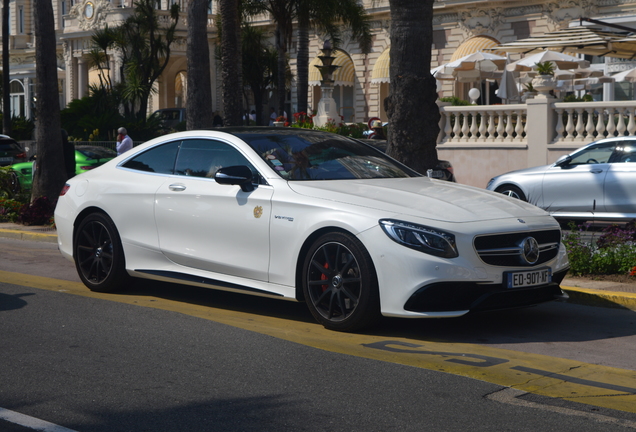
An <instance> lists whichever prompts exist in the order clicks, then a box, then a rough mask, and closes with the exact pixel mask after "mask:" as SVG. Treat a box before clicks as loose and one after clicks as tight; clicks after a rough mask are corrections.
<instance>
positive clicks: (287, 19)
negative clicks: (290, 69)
mask: <svg viewBox="0 0 636 432" xmlns="http://www.w3.org/2000/svg"><path fill="white" fill-rule="evenodd" d="M297 1H298V0H244V3H243V7H244V10H245V13H246V14H247V15H258V14H260V13H266V12H269V13H270V14H271V17H272V20H273V21H274V22H275V23H276V34H275V46H276V50H277V51H278V67H277V69H278V70H279V71H284V70H286V64H287V47H288V44H289V43H290V42H291V37H292V30H293V20H294V19H295V18H296V3H297ZM318 1H319V0H318ZM285 88H286V86H285V74H282V73H279V74H278V76H277V83H276V89H277V90H278V115H280V116H282V115H283V112H284V110H285Z"/></svg>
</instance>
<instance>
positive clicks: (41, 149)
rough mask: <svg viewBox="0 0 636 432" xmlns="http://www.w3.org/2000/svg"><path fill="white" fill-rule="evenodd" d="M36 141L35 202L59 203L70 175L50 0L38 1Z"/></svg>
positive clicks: (34, 6) (36, 22) (35, 9)
mask: <svg viewBox="0 0 636 432" xmlns="http://www.w3.org/2000/svg"><path fill="white" fill-rule="evenodd" d="M33 14H34V17H33V18H34V19H33V21H34V24H35V80H36V94H37V95H38V97H37V101H36V112H37V118H36V136H35V139H36V142H37V146H38V169H37V170H36V171H35V176H34V178H33V189H32V192H31V199H32V200H33V199H35V198H38V197H41V196H44V197H47V198H48V199H49V201H50V202H52V203H53V202H55V201H57V197H58V196H59V193H60V191H61V190H62V187H63V186H64V182H65V181H66V172H65V169H64V158H63V151H62V133H61V130H62V128H61V123H60V100H59V94H58V86H57V58H56V48H55V40H56V38H55V21H54V18H53V6H52V4H51V1H50V0H34V2H33Z"/></svg>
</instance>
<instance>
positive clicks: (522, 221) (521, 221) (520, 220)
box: [517, 219, 526, 223]
mask: <svg viewBox="0 0 636 432" xmlns="http://www.w3.org/2000/svg"><path fill="white" fill-rule="evenodd" d="M517 220H518V221H519V223H526V221H524V220H523V219H517Z"/></svg>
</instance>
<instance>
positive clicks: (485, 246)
mask: <svg viewBox="0 0 636 432" xmlns="http://www.w3.org/2000/svg"><path fill="white" fill-rule="evenodd" d="M528 237H534V238H535V239H536V240H537V243H539V259H538V260H537V262H535V263H533V264H529V263H528V262H527V261H526V260H525V259H524V257H523V246H522V242H523V240H524V239H526V238H528ZM560 242H561V231H560V230H558V229H557V230H547V231H524V232H516V233H507V234H494V235H484V236H478V237H475V240H474V246H475V250H476V251H477V254H478V255H479V258H481V260H482V261H483V262H485V263H486V264H489V265H494V266H502V267H519V266H522V267H532V266H537V265H540V264H543V263H545V262H547V261H550V260H551V259H553V258H554V257H556V255H557V253H558V252H559V243H560Z"/></svg>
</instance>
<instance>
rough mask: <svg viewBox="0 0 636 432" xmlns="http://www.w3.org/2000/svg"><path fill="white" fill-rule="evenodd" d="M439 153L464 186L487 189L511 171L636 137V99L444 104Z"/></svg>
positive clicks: (529, 100) (540, 99)
mask: <svg viewBox="0 0 636 432" xmlns="http://www.w3.org/2000/svg"><path fill="white" fill-rule="evenodd" d="M440 105H441V106H440V114H441V118H440V123H439V126H440V133H439V136H438V140H437V153H438V156H439V157H440V159H445V160H449V161H451V163H452V164H453V166H454V168H455V174H456V177H457V179H458V181H459V182H460V183H464V184H469V185H472V186H478V187H485V186H486V184H487V183H488V180H489V179H490V178H492V177H494V176H496V175H499V174H503V173H505V172H508V171H512V170H517V169H523V168H529V167H534V166H539V165H546V164H549V163H553V162H554V161H556V160H557V159H558V158H559V157H560V156H562V155H564V154H568V153H572V152H573V151H574V150H576V149H577V148H579V147H582V146H583V145H585V144H588V143H590V142H592V141H596V140H599V139H602V138H607V137H615V136H627V135H636V119H635V118H634V117H635V116H636V101H611V102H608V101H605V102H569V103H565V102H560V101H558V100H556V99H553V98H545V97H536V98H534V99H528V100H527V101H526V103H523V104H512V105H489V106H482V105H471V106H444V104H443V103H441V104H440Z"/></svg>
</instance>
